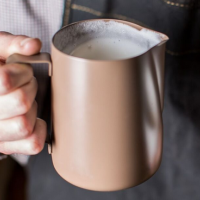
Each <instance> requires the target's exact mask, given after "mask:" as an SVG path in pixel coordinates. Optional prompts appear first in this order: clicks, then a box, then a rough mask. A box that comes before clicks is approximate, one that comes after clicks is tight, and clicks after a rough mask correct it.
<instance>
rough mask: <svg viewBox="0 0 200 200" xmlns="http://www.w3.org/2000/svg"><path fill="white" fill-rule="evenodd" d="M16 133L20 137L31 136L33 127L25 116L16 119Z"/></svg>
mask: <svg viewBox="0 0 200 200" xmlns="http://www.w3.org/2000/svg"><path fill="white" fill-rule="evenodd" d="M17 124H18V132H19V134H20V136H21V137H23V138H24V137H28V136H30V135H31V133H32V131H33V127H32V125H31V123H30V122H29V121H28V119H27V117H26V116H24V115H23V116H21V117H20V118H19V119H18V122H17Z"/></svg>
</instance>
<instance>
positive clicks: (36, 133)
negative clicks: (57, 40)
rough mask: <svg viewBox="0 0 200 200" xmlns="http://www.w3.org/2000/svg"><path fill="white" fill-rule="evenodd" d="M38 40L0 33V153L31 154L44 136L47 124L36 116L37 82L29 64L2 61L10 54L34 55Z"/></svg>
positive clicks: (38, 46) (35, 151) (37, 147)
mask: <svg viewBox="0 0 200 200" xmlns="http://www.w3.org/2000/svg"><path fill="white" fill-rule="evenodd" d="M41 46H42V44H41V41H40V40H39V39H37V38H29V37H27V36H24V35H12V34H10V33H8V32H0V152H1V153H4V154H13V153H19V154H25V155H33V154H37V153H39V152H40V151H41V150H42V149H43V147H44V142H45V139H46V123H45V122H44V121H43V120H41V119H38V118H37V103H36V102H35V96H36V93H37V87H38V86H37V81H36V79H35V77H34V76H33V70H32V67H31V66H30V65H28V64H5V60H6V58H7V57H8V56H9V55H11V54H13V53H19V54H23V55H33V54H36V53H38V52H39V51H40V49H41Z"/></svg>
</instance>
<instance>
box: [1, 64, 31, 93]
mask: <svg viewBox="0 0 200 200" xmlns="http://www.w3.org/2000/svg"><path fill="white" fill-rule="evenodd" d="M32 78H33V69H32V67H31V65H28V64H17V63H12V64H7V65H3V66H1V67H0V95H4V94H7V93H9V92H11V91H13V90H14V89H16V88H18V87H20V86H22V85H24V84H26V83H28V82H30V81H31V79H32Z"/></svg>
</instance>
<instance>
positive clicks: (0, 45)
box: [0, 31, 42, 60]
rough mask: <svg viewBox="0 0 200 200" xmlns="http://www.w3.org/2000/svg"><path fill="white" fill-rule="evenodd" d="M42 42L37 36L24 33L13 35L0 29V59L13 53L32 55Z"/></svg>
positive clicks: (38, 49) (37, 50) (36, 51)
mask: <svg viewBox="0 0 200 200" xmlns="http://www.w3.org/2000/svg"><path fill="white" fill-rule="evenodd" d="M41 47H42V43H41V41H40V40H39V39H38V38H30V37H28V36H25V35H13V34H11V33H8V32H3V31H0V57H1V58H0V60H3V59H4V60H5V59H6V58H7V57H8V56H10V55H11V54H13V53H19V54H23V55H33V54H36V53H38V52H39V51H40V49H41Z"/></svg>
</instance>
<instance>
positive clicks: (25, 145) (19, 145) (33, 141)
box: [0, 119, 47, 155]
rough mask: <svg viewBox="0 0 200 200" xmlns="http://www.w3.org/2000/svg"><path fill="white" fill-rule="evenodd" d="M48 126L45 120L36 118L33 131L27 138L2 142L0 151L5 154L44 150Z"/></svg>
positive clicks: (34, 152) (35, 152) (30, 152)
mask: <svg viewBox="0 0 200 200" xmlns="http://www.w3.org/2000/svg"><path fill="white" fill-rule="evenodd" d="M46 134H47V127H46V123H45V121H43V120H41V119H37V120H36V124H35V127H34V130H33V133H32V134H31V135H30V136H28V137H27V138H25V139H22V140H17V141H8V142H0V152H2V153H4V154H13V153H17V154H25V155H35V154H38V153H39V152H41V151H42V149H43V147H44V143H45V139H46Z"/></svg>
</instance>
